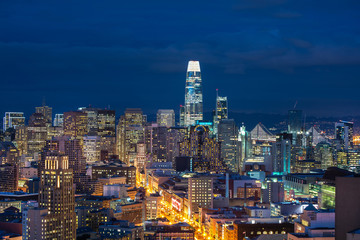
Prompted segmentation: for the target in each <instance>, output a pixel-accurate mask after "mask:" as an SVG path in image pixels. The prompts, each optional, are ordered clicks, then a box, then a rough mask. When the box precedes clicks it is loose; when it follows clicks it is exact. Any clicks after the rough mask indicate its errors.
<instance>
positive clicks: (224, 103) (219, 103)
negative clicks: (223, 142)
mask: <svg viewBox="0 0 360 240" xmlns="http://www.w3.org/2000/svg"><path fill="white" fill-rule="evenodd" d="M224 119H228V100H227V97H221V96H219V95H218V90H217V89H216V108H215V116H214V134H217V133H218V125H219V123H220V121H221V120H224Z"/></svg>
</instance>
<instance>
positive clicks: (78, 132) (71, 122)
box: [64, 112, 88, 137]
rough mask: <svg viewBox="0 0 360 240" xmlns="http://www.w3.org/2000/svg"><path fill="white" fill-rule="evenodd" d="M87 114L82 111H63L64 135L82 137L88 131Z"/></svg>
mask: <svg viewBox="0 0 360 240" xmlns="http://www.w3.org/2000/svg"><path fill="white" fill-rule="evenodd" d="M87 121H88V119H87V114H86V113H83V112H65V113H64V135H67V136H72V137H82V136H84V135H86V134H87V133H88V130H87Z"/></svg>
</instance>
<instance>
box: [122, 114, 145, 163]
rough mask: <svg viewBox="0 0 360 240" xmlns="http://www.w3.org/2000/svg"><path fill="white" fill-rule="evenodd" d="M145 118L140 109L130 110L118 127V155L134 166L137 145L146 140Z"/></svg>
mask: <svg viewBox="0 0 360 240" xmlns="http://www.w3.org/2000/svg"><path fill="white" fill-rule="evenodd" d="M145 121H146V120H145V117H144V115H143V112H142V110H141V109H139V108H128V109H126V110H125V115H123V116H121V117H120V120H119V124H118V126H117V140H116V142H117V143H116V144H117V153H118V155H119V158H120V160H121V161H123V162H125V163H126V164H129V165H133V164H134V160H135V158H136V152H137V149H136V148H137V144H138V143H139V142H140V141H143V140H144V123H145Z"/></svg>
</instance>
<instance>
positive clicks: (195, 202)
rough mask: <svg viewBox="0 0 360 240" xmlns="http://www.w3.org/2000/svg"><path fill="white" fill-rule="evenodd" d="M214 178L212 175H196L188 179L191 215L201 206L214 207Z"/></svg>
mask: <svg viewBox="0 0 360 240" xmlns="http://www.w3.org/2000/svg"><path fill="white" fill-rule="evenodd" d="M213 188H214V180H213V177H212V176H211V175H195V176H193V177H191V178H189V180H188V195H189V211H188V214H189V216H190V217H192V216H193V214H194V213H197V212H199V207H202V208H212V207H213V203H214V199H213V198H214V193H213Z"/></svg>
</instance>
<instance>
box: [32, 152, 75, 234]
mask: <svg viewBox="0 0 360 240" xmlns="http://www.w3.org/2000/svg"><path fill="white" fill-rule="evenodd" d="M39 207H40V208H42V209H46V210H47V215H46V212H45V211H44V212H43V213H42V215H45V216H44V217H41V218H37V219H30V221H27V222H28V223H29V227H28V230H29V235H30V237H29V238H28V239H36V237H35V233H34V232H32V231H31V230H33V229H35V226H42V228H41V238H40V239H69V240H73V239H75V238H76V215H75V189H74V187H73V173H72V170H71V169H69V161H68V157H67V156H64V155H61V154H59V153H53V154H52V155H48V156H47V157H46V159H45V167H44V170H42V171H41V185H40V191H39ZM36 220H40V221H39V222H37V221H36ZM41 220H45V221H41ZM32 226H33V227H32ZM38 229H39V230H40V228H38ZM33 234H34V235H33ZM34 237H35V238H34Z"/></svg>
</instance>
